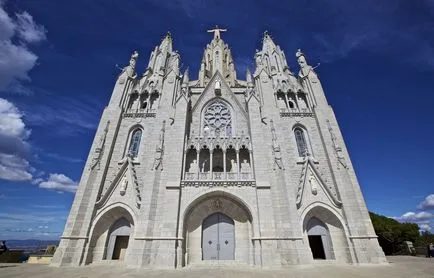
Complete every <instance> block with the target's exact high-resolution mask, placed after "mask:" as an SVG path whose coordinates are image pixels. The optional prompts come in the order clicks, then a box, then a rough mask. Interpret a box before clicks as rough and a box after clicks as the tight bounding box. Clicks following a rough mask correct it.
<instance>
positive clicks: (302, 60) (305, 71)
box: [295, 49, 319, 83]
mask: <svg viewBox="0 0 434 278" xmlns="http://www.w3.org/2000/svg"><path fill="white" fill-rule="evenodd" d="M295 57H297V62H298V64H299V66H300V72H299V74H298V75H299V76H300V77H301V78H305V77H307V76H308V75H309V73H310V72H311V71H313V70H314V69H315V68H317V67H318V66H319V64H318V65H317V66H316V67H312V66H310V65H309V64H308V63H307V61H306V57H305V56H304V53H303V52H301V49H298V50H297V52H296V53H295ZM311 81H312V82H313V83H316V82H317V81H318V80H317V78H316V74H313V75H312V76H311Z"/></svg>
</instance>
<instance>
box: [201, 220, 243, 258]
mask: <svg viewBox="0 0 434 278" xmlns="http://www.w3.org/2000/svg"><path fill="white" fill-rule="evenodd" d="M234 258H235V225H234V220H232V219H231V218H230V217H228V216H227V215H225V214H223V213H220V212H217V213H213V214H211V215H209V216H208V217H207V218H205V219H204V220H203V221H202V260H233V259H234Z"/></svg>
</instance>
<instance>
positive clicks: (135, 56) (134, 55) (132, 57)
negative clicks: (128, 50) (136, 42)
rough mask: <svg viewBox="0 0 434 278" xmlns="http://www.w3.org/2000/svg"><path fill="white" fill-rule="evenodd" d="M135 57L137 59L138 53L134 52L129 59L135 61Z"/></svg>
mask: <svg viewBox="0 0 434 278" xmlns="http://www.w3.org/2000/svg"><path fill="white" fill-rule="evenodd" d="M137 57H139V53H138V52H137V51H136V50H134V52H133V54H131V59H134V60H137Z"/></svg>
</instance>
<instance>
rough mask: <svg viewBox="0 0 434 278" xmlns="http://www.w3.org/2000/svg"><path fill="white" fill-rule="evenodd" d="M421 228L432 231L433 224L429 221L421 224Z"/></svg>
mask: <svg viewBox="0 0 434 278" xmlns="http://www.w3.org/2000/svg"><path fill="white" fill-rule="evenodd" d="M419 229H420V230H422V231H431V226H430V225H429V223H428V224H427V223H424V224H419Z"/></svg>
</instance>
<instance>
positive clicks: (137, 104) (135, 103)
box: [131, 98, 140, 110]
mask: <svg viewBox="0 0 434 278" xmlns="http://www.w3.org/2000/svg"><path fill="white" fill-rule="evenodd" d="M139 105H140V100H139V98H136V99H135V100H134V102H133V104H132V105H131V109H133V110H136V109H138V108H139Z"/></svg>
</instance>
